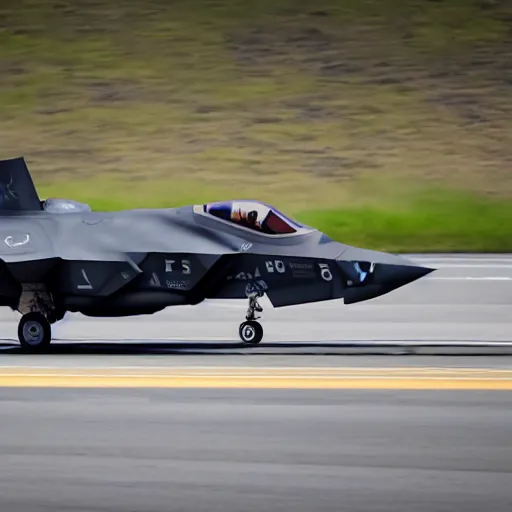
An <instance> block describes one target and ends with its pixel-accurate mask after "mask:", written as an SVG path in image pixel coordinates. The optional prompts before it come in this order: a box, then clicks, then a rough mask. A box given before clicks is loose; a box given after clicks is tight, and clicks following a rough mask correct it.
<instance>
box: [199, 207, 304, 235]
mask: <svg viewBox="0 0 512 512" xmlns="http://www.w3.org/2000/svg"><path fill="white" fill-rule="evenodd" d="M202 211H203V213H205V214H209V215H212V216H213V217H216V218H218V219H221V220H223V221H226V222H231V223H233V224H237V225H239V226H242V227H244V228H248V229H252V230H253V231H257V232H259V233H264V234H267V235H291V234H293V233H297V231H299V230H302V229H303V226H301V225H300V224H298V223H297V222H294V221H293V220H291V219H289V218H288V217H286V216H285V215H283V214H282V213H281V212H279V211H278V210H277V209H275V208H273V207H272V206H269V205H267V204H265V203H260V202H257V201H227V202H221V203H209V204H204V205H202Z"/></svg>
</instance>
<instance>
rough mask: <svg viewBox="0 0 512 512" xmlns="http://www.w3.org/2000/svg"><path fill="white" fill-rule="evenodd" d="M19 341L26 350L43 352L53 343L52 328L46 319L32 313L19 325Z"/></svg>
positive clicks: (34, 312)
mask: <svg viewBox="0 0 512 512" xmlns="http://www.w3.org/2000/svg"><path fill="white" fill-rule="evenodd" d="M18 339H19V340H20V344H21V346H22V347H23V348H24V349H27V350H41V349H44V348H46V347H47V346H48V345H49V344H50V342H51V341H52V328H51V326H50V322H48V320H47V319H46V317H45V316H44V315H43V314H42V313H39V312H37V311H32V312H30V313H27V314H25V315H23V316H22V317H21V320H20V323H19V324H18Z"/></svg>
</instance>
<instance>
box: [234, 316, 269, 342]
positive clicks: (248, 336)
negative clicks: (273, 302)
mask: <svg viewBox="0 0 512 512" xmlns="http://www.w3.org/2000/svg"><path fill="white" fill-rule="evenodd" d="M238 334H239V336H240V339H241V340H242V341H243V342H244V343H247V344H249V345H257V344H258V343H259V342H260V341H261V340H262V339H263V327H262V326H261V324H260V323H258V322H256V321H255V320H248V321H247V322H242V323H241V324H240V327H239V329H238Z"/></svg>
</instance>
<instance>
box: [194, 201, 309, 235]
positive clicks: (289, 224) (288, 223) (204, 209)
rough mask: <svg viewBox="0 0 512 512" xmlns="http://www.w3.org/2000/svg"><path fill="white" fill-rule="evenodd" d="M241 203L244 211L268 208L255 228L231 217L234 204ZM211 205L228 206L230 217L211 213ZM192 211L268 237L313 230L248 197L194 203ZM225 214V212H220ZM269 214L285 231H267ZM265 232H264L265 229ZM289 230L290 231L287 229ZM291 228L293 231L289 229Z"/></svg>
mask: <svg viewBox="0 0 512 512" xmlns="http://www.w3.org/2000/svg"><path fill="white" fill-rule="evenodd" d="M239 205H240V206H241V205H243V206H244V207H245V210H246V211H249V210H250V211H262V210H265V209H266V210H268V211H267V213H266V215H265V216H264V218H263V219H262V220H261V222H259V224H260V227H259V228H255V227H252V226H249V225H244V224H247V221H244V224H242V223H241V222H240V220H239V218H233V213H234V210H233V208H234V207H235V208H234V209H235V210H236V206H239ZM212 207H214V208H219V209H222V208H225V209H226V210H227V209H228V208H231V212H230V218H229V219H228V218H222V217H221V216H219V215H215V214H213V213H211V209H212ZM193 211H194V213H195V214H197V215H201V216H202V217H205V218H208V219H210V220H213V221H215V222H219V223H221V224H223V225H225V226H230V227H234V228H236V229H240V230H242V231H245V232H247V233H251V234H253V235H257V236H262V237H266V238H270V239H273V240H275V239H281V238H290V237H296V236H300V235H304V234H306V233H311V232H313V231H314V229H312V228H310V227H308V226H304V225H302V224H300V223H298V222H297V221H294V220H293V219H290V218H289V217H288V216H286V215H285V214H283V213H282V212H280V211H279V210H278V209H277V208H275V207H274V206H272V205H269V204H267V203H264V202H262V201H256V200H249V199H240V200H229V201H218V202H212V203H205V204H199V205H194V207H193ZM221 213H223V215H224V216H225V214H226V212H221ZM269 216H271V218H272V220H273V223H274V225H276V224H277V225H278V226H281V227H282V226H285V229H287V232H274V233H272V232H268V231H271V230H270V229H269V228H268V226H264V227H263V225H264V223H265V221H266V220H267V217H269ZM265 230H266V231H267V232H266V231H265ZM288 230H290V231H288ZM291 230H293V231H291Z"/></svg>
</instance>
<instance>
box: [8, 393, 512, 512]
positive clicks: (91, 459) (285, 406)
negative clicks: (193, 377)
mask: <svg viewBox="0 0 512 512" xmlns="http://www.w3.org/2000/svg"><path fill="white" fill-rule="evenodd" d="M511 405H512V396H511V394H510V392H479V391H471V392H446V391H445V392H420V391H352V390H343V391H332V390H331V391H329V390H318V391H308V390H300V391H298V390H225V389H224V390H221V389H207V390H190V389H178V390H176V389H174V390H173V389H166V390H154V389H130V390H118V389H88V390H76V389H0V411H1V436H0V510H2V511H4V510H5V511H6V512H32V511H37V512H43V511H45V512H46V511H48V512H50V511H51V512H56V511H63V512H64V511H65V512H69V511H77V512H78V511H83V512H91V511H94V512H107V511H108V512H114V511H115V512H121V511H122V512H126V511H131V512H153V511H154V512H156V511H158V512H172V511H188V510H190V511H194V512H202V511H204V512H216V511H219V512H231V511H233V512H244V511H255V512H256V511H257V512H261V511H262V510H271V511H272V512H279V511H295V512H300V511H304V512H311V511H312V510H318V511H325V512H328V511H333V512H340V511H344V512H352V511H358V512H359V511H360V512H377V511H378V512H397V511H402V510H403V511H407V512H459V511H464V512H482V510H493V512H508V511H510V510H512V486H511V482H512V407H511Z"/></svg>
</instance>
